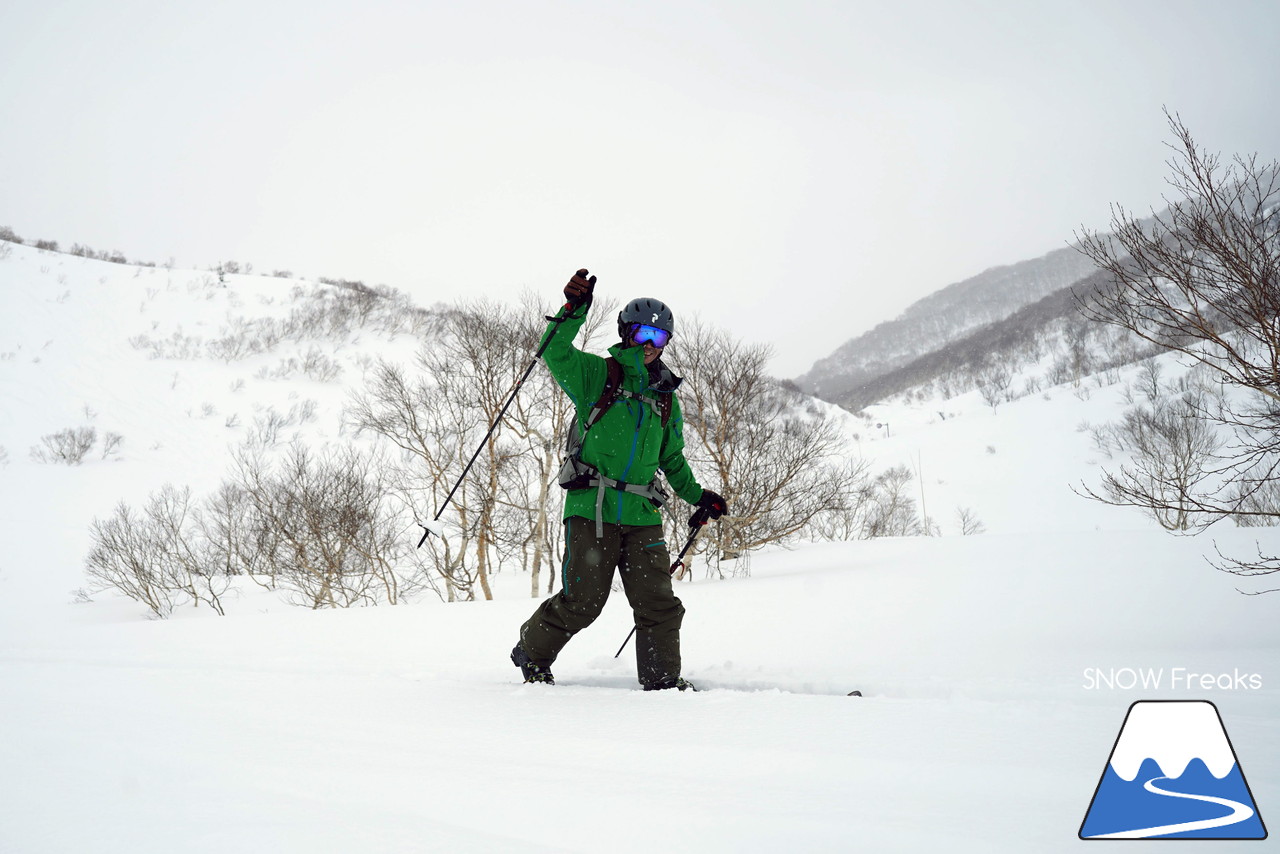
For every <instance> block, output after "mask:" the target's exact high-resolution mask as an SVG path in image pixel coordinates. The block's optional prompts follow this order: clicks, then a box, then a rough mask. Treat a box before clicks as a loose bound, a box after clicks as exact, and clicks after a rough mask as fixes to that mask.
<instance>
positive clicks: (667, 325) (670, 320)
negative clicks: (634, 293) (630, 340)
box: [618, 297, 676, 341]
mask: <svg viewBox="0 0 1280 854" xmlns="http://www.w3.org/2000/svg"><path fill="white" fill-rule="evenodd" d="M633 323H643V324H644V325H645V326H656V327H658V328H659V329H665V330H667V331H668V332H670V333H671V334H672V335H675V334H676V319H675V317H674V316H673V315H672V314H671V309H669V308H667V306H666V303H664V302H663V301H662V300H656V299H653V298H652V297H640V298H639V299H633V300H632V301H631V302H629V303H627V304H626V306H625V307H624V308H623V309H622V311H620V312H618V337H619V338H621V339H623V340H624V341H625V340H626V338H627V329H628V328H630V326H631V324H633Z"/></svg>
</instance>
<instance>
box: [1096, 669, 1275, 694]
mask: <svg viewBox="0 0 1280 854" xmlns="http://www.w3.org/2000/svg"><path fill="white" fill-rule="evenodd" d="M1139 688H1141V689H1142V690H1143V691H1261V690H1262V675H1261V674H1258V673H1242V672H1241V671H1240V669H1239V668H1235V669H1233V670H1232V671H1231V672H1230V673H1199V672H1196V671H1194V670H1191V669H1190V668H1187V667H1169V668H1165V667H1105V668H1104V667H1086V668H1085V671H1084V690H1086V691H1115V690H1120V691H1134V690H1137V689H1139Z"/></svg>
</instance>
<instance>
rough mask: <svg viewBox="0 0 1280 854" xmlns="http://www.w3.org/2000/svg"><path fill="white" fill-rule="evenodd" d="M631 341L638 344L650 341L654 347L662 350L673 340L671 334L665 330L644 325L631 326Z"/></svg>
mask: <svg viewBox="0 0 1280 854" xmlns="http://www.w3.org/2000/svg"><path fill="white" fill-rule="evenodd" d="M631 340H632V341H633V342H635V343H636V344H643V343H644V342H646V341H649V342H651V343H652V344H653V346H655V347H657V348H658V349H659V350H661V349H662V348H663V347H665V346H667V342H669V341H670V340H671V333H670V332H668V331H667V330H665V329H659V328H658V327H656V326H648V325H647V324H644V323H633V324H631Z"/></svg>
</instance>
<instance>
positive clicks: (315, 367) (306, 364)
mask: <svg viewBox="0 0 1280 854" xmlns="http://www.w3.org/2000/svg"><path fill="white" fill-rule="evenodd" d="M302 373H304V374H305V375H306V376H307V377H309V378H310V379H313V380H315V381H316V382H321V383H328V382H333V381H334V380H336V379H337V378H338V377H339V376H340V375H341V374H342V365H341V364H339V363H338V360H337V359H334V358H333V357H331V356H328V355H326V354H325V353H324V352H322V351H321V350H320V349H319V348H317V347H311V348H310V349H308V350H307V352H306V353H304V354H303V356H302Z"/></svg>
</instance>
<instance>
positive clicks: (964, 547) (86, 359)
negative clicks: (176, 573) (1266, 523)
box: [0, 244, 1280, 854]
mask: <svg viewBox="0 0 1280 854" xmlns="http://www.w3.org/2000/svg"><path fill="white" fill-rule="evenodd" d="M6 245H7V244H0V250H2V249H3V248H4V247H5V246H6ZM0 254H6V253H3V252H0ZM7 256H8V257H6V258H0V293H3V295H4V296H3V299H4V311H3V312H0V401H3V403H2V405H0V447H3V449H4V453H0V543H3V549H0V733H2V734H3V737H2V738H0V851H2V852H5V854H8V852H23V854H26V852H89V851H92V852H116V851H118V852H130V853H131V854H134V852H171V851H183V852H224V851H236V852H259V851H261V852H286V851H287V852H292V851H298V852H321V851H323V852H349V851H364V852H373V851H378V852H381V851H387V852H399V851H449V852H459V851H502V852H506V851H652V850H655V849H657V850H671V851H694V850H697V851H778V850H791V851H848V850H864V851H941V850H947V851H974V852H990V851H1011V852H1014V851H1016V852H1028V851H1036V852H1039V851H1059V850H1068V849H1074V848H1075V847H1076V846H1078V845H1080V844H1082V843H1080V842H1079V840H1078V839H1077V838H1076V833H1077V831H1078V829H1079V827H1080V823H1081V820H1082V819H1083V817H1084V814H1085V811H1086V809H1087V808H1088V806H1089V801H1090V798H1091V797H1092V795H1093V793H1094V789H1095V787H1096V786H1097V784H1098V781H1099V778H1100V776H1101V774H1102V771H1103V768H1104V766H1105V764H1106V762H1107V759H1108V756H1109V753H1110V750H1111V747H1112V745H1113V743H1114V742H1115V739H1116V736H1117V734H1118V733H1119V729H1120V725H1121V723H1122V721H1123V720H1124V716H1125V712H1126V709H1127V708H1128V706H1129V704H1130V703H1131V702H1133V701H1134V700H1138V699H1160V698H1169V699H1208V700H1212V701H1213V702H1215V703H1216V704H1217V706H1218V709H1219V711H1220V712H1221V715H1222V718H1223V720H1224V722H1225V724H1226V727H1227V729H1228V732H1229V734H1230V737H1231V741H1232V744H1233V746H1234V749H1235V751H1236V753H1237V755H1238V757H1239V760H1240V765H1241V769H1242V770H1243V772H1244V774H1245V776H1246V778H1247V780H1248V782H1249V784H1250V786H1251V789H1252V793H1253V796H1254V798H1255V800H1256V802H1257V805H1258V807H1259V810H1260V812H1261V815H1262V817H1263V820H1264V821H1265V820H1267V819H1268V818H1272V817H1273V816H1275V815H1280V812H1277V810H1280V628H1278V627H1277V626H1278V622H1277V620H1276V615H1277V608H1278V607H1280V593H1277V594H1271V595H1269V596H1254V597H1250V596H1243V595H1241V594H1240V593H1238V592H1237V590H1236V588H1237V587H1238V586H1243V585H1242V583H1241V581H1240V580H1239V579H1236V578H1233V577H1230V576H1226V575H1223V574H1221V573H1218V572H1215V571H1214V570H1213V569H1212V568H1211V567H1209V565H1208V564H1207V563H1206V561H1205V557H1204V555H1205V554H1206V553H1211V552H1212V548H1213V546H1212V542H1211V541H1210V537H1211V538H1212V539H1216V540H1217V543H1218V545H1219V546H1220V547H1221V548H1222V549H1223V550H1224V551H1227V552H1229V553H1230V552H1235V553H1237V554H1240V553H1251V552H1252V550H1253V549H1254V547H1255V542H1260V543H1261V545H1262V548H1263V549H1264V550H1269V552H1270V553H1273V554H1274V553H1276V549H1277V547H1280V536H1277V532H1276V531H1274V530H1272V529H1255V530H1231V529H1222V530H1215V531H1214V532H1213V533H1212V534H1211V535H1207V536H1205V537H1200V538H1178V537H1172V536H1170V535H1168V534H1165V533H1164V532H1162V531H1160V530H1159V529H1157V528H1156V527H1155V526H1154V525H1153V524H1152V523H1150V522H1148V521H1146V520H1145V519H1143V518H1142V517H1141V516H1140V515H1138V514H1136V513H1134V512H1132V511H1124V510H1119V509H1114V508H1107V507H1104V506H1102V505H1098V504H1096V503H1093V502H1089V501H1085V500H1083V499H1081V498H1079V497H1077V496H1076V495H1074V494H1073V493H1072V492H1071V491H1070V489H1069V488H1068V485H1069V484H1071V483H1077V482H1080V481H1082V480H1083V481H1085V482H1090V483H1092V482H1096V478H1097V472H1098V463H1099V462H1102V460H1099V459H1098V458H1097V453H1096V451H1094V449H1093V448H1092V447H1091V445H1090V442H1089V438H1088V436H1087V434H1086V433H1083V432H1080V431H1078V430H1077V427H1078V425H1079V424H1080V423H1081V422H1083V421H1089V422H1091V423H1100V422H1102V421H1105V420H1107V419H1108V418H1111V417H1114V415H1115V414H1116V413H1117V412H1118V411H1119V406H1120V405H1121V404H1120V402H1119V390H1118V389H1117V388H1114V387H1109V388H1102V389H1094V390H1093V391H1092V392H1091V393H1089V394H1088V395H1086V394H1084V393H1080V392H1079V390H1076V389H1071V388H1053V389H1049V390H1047V392H1046V395H1035V396H1032V397H1029V398H1026V399H1023V400H1021V401H1018V402H1015V403H1011V404H1006V405H1004V406H1001V407H1000V409H999V411H998V412H994V413H993V412H992V411H991V410H990V409H989V408H988V407H986V406H985V405H984V404H982V402H981V401H980V400H979V399H978V398H977V396H976V394H975V395H970V396H967V397H965V398H958V399H955V400H951V401H945V402H939V403H935V404H929V405H919V406H914V407H908V406H889V407H884V408H879V409H876V410H875V411H874V412H873V418H874V419H877V423H882V424H885V423H887V424H888V425H889V426H888V428H887V430H886V429H885V428H883V427H882V428H879V429H874V425H872V428H873V429H868V428H867V427H866V426H865V425H863V426H862V427H861V428H860V433H861V441H860V443H859V446H860V448H861V450H862V453H863V454H864V455H865V457H866V458H867V460H868V461H870V462H871V463H872V465H873V466H874V467H875V468H883V467H884V466H887V465H893V464H899V463H902V464H906V465H908V466H910V467H911V468H912V469H913V470H915V471H918V472H919V474H920V479H919V480H918V481H917V482H916V483H914V484H913V486H912V488H913V489H914V490H917V491H920V490H922V491H923V498H924V502H925V504H926V507H927V509H928V512H929V513H930V515H931V516H932V517H934V518H935V519H936V520H937V523H938V525H939V527H940V528H941V531H942V534H943V536H940V537H933V538H911V539H882V540H873V541H854V542H848V543H820V544H812V545H804V546H800V547H796V548H794V549H790V550H774V551H769V552H766V553H764V554H760V555H757V556H755V557H753V559H752V562H751V571H750V577H743V578H735V579H731V580H727V581H712V580H707V579H705V578H703V577H702V576H701V574H699V575H698V577H697V579H696V580H695V581H694V582H692V583H687V584H682V585H681V586H680V588H679V593H680V596H681V598H682V599H683V600H684V602H685V604H686V607H687V609H688V616H687V617H686V621H685V631H684V638H683V647H684V657H685V675H686V676H687V677H688V678H690V679H691V680H693V681H694V682H695V683H697V684H698V685H699V686H700V687H703V688H707V689H711V690H706V691H703V692H700V693H697V694H692V693H684V694H680V693H675V692H663V693H658V694H647V693H644V692H641V691H639V690H637V689H638V685H636V684H635V681H634V662H633V660H632V659H631V658H630V651H628V652H627V653H624V654H623V656H622V658H621V659H618V660H615V659H614V657H613V656H614V653H615V651H616V650H617V648H618V645H619V644H620V643H621V642H622V639H623V638H624V637H625V636H626V634H627V631H628V629H629V627H630V625H629V614H628V611H627V609H626V607H625V599H624V598H623V597H622V596H621V595H618V596H616V598H615V601H614V602H612V603H611V604H610V605H609V606H608V607H607V608H606V610H605V614H604V616H603V617H602V618H601V619H600V621H599V622H598V623H597V624H596V625H595V626H593V627H592V628H591V629H589V630H588V631H586V632H584V633H583V634H581V635H580V636H579V637H577V638H576V639H575V640H574V642H573V643H572V644H570V645H569V647H568V648H567V649H566V650H565V652H564V654H563V655H562V656H561V658H560V660H559V661H557V663H556V667H555V672H556V677H557V685H556V686H554V687H550V688H549V687H545V686H526V685H522V684H521V683H520V681H519V675H518V672H517V671H516V670H515V669H514V668H513V667H512V666H511V665H510V663H509V662H508V661H507V653H508V652H509V651H510V648H511V646H512V644H513V643H514V641H515V636H516V629H517V627H518V626H519V624H520V622H522V621H523V620H524V619H525V617H527V615H528V613H529V612H530V611H531V610H532V608H533V606H534V604H535V603H534V602H533V601H532V600H530V599H529V598H528V594H527V588H528V581H527V579H526V578H524V577H522V576H518V575H514V574H512V573H510V572H507V573H502V574H499V575H498V576H497V577H496V579H495V584H496V589H497V594H498V596H497V600H496V601H493V602H475V603H460V604H452V605H446V604H443V603H440V602H437V601H433V600H421V601H418V602H416V603H413V604H408V605H401V606H396V607H382V608H369V609H359V610H347V611H309V610H305V609H301V608H296V607H288V606H285V605H283V604H281V603H280V602H279V601H278V600H276V599H274V598H272V597H271V595H270V594H267V593H265V592H257V591H250V590H245V591H243V594H242V595H241V596H240V597H239V598H235V599H233V600H231V601H230V602H229V604H228V612H229V615H228V616H227V617H225V618H219V617H215V616H213V615H212V614H210V612H209V611H208V609H207V608H204V609H199V610H195V609H192V610H183V611H180V612H178V613H176V614H175V615H174V616H173V618H171V619H169V620H166V621H156V620H148V619H146V618H145V617H144V616H143V610H144V609H142V608H141V606H138V605H137V604H135V603H132V602H130V601H128V600H125V599H122V598H119V597H115V596H113V595H110V594H98V595H95V596H94V597H93V601H91V602H85V601H77V600H78V599H79V598H80V597H78V596H77V595H76V593H75V591H76V590H77V588H80V587H83V586H85V580H84V577H83V571H82V564H83V559H84V556H85V553H86V552H87V550H88V542H89V540H88V524H89V521H90V520H91V519H92V518H93V517H94V516H105V515H106V514H108V513H109V512H110V511H111V508H112V507H113V505H114V504H115V503H116V502H117V501H119V500H122V499H123V500H125V501H128V502H131V503H136V502H138V501H140V500H141V499H143V498H145V496H146V495H147V493H148V492H150V491H151V490H154V489H155V488H157V487H158V486H159V485H161V484H162V483H164V482H166V481H168V482H174V483H180V484H191V485H192V487H193V488H194V489H195V490H197V491H202V490H205V489H207V488H209V487H210V486H212V485H213V484H215V483H216V482H217V481H218V480H219V479H221V478H222V476H223V475H224V473H225V468H226V463H227V453H228V447H229V446H230V445H231V444H232V443H234V442H238V441H240V440H241V438H242V437H243V433H244V431H245V430H247V429H249V428H250V427H251V426H252V422H253V419H254V417H256V416H259V415H261V413H263V412H265V411H266V409H267V408H268V407H272V408H275V409H276V410H277V411H279V412H281V413H285V412H287V411H288V410H290V408H291V407H292V406H296V405H300V404H301V403H304V402H305V401H307V400H315V401H316V402H317V403H316V412H317V415H316V417H315V420H314V421H312V422H308V423H306V424H304V425H299V426H298V429H305V430H307V431H309V432H308V435H310V436H313V437H319V436H321V435H322V434H323V435H327V437H328V438H330V439H335V440H337V439H340V438H341V437H340V436H339V432H338V428H337V420H336V412H337V409H338V408H339V407H340V406H341V403H342V401H343V400H344V399H345V394H346V391H345V387H344V383H346V384H347V385H350V384H353V383H356V382H358V377H359V370H360V369H359V365H358V363H357V362H358V358H359V355H360V354H359V353H358V352H356V351H354V350H352V349H350V348H346V349H340V350H339V351H338V352H336V353H331V355H333V356H334V357H335V358H337V359H338V360H339V361H340V362H342V364H343V365H344V368H345V372H344V378H343V381H342V382H340V383H321V382H317V381H314V380H310V379H307V378H305V377H301V376H296V375H295V376H293V377H291V378H289V379H272V378H270V377H269V376H268V375H266V374H264V376H262V377H259V376H258V374H259V372H260V371H262V369H263V368H266V369H268V371H267V373H269V372H270V370H271V369H273V367H275V366H278V365H279V363H280V362H281V359H282V357H283V356H284V355H287V354H288V353H287V351H285V352H276V353H273V354H270V355H264V356H261V357H255V358H254V359H249V360H245V361H236V362H232V363H223V362H217V361H209V360H207V359H189V360H181V361H175V360H152V359H148V358H147V354H146V352H145V351H144V350H139V349H136V348H135V347H134V346H132V345H131V344H130V343H129V339H130V338H131V337H134V336H136V335H139V334H143V333H146V334H150V335H153V336H156V337H160V336H168V335H171V334H172V332H174V331H175V330H176V328H177V327H178V326H181V327H182V329H183V330H184V332H183V334H185V335H191V336H194V335H201V336H204V337H213V336H214V335H215V334H216V333H217V330H218V329H219V327H220V326H221V325H222V324H224V323H225V322H226V316H227V313H228V311H232V310H235V311H240V312H243V313H246V314H257V313H263V312H266V313H270V312H277V313H284V312H287V311H288V310H289V305H290V297H289V293H290V289H291V288H292V287H293V284H294V283H282V282H279V281H274V280H269V279H262V278H256V277H234V276H233V277H228V281H227V287H225V288H224V287H221V286H220V285H219V283H218V282H217V280H216V276H212V277H211V276H210V275H209V274H207V273H202V272H183V271H169V270H164V269H138V268H133V267H125V266H119V265H111V264H105V263H101V262H96V261H86V260H83V259H79V258H71V257H68V256H65V255H56V254H52V253H39V252H37V251H35V250H33V249H30V248H27V247H21V246H13V247H11V248H10V250H9V252H8V253H7ZM303 287H304V288H310V287H311V285H309V284H305V283H304V285H303ZM441 296H442V298H448V295H441ZM412 344H413V342H412V341H408V340H404V336H401V338H400V339H396V340H391V341H387V342H382V343H381V344H379V345H378V346H379V347H381V348H383V349H384V350H390V351H392V352H395V351H397V349H398V351H399V352H403V353H407V352H410V351H411V350H412ZM297 346H298V347H299V348H300V349H306V346H307V345H306V344H305V343H304V344H299V345H297ZM322 346H323V345H322ZM241 380H243V381H244V382H243V383H241V382H240V381H241ZM1046 396H1047V399H1046ZM1086 397H1087V399H1086ZM86 408H87V409H86ZM939 412H942V413H943V414H945V416H946V417H945V418H943V417H942V415H940V414H939ZM234 416H238V417H234ZM80 425H93V426H96V427H97V429H98V430H99V431H100V432H105V431H108V430H110V431H114V432H118V433H120V434H121V435H122V436H123V437H124V444H123V445H122V446H121V450H120V453H119V454H118V455H114V456H113V457H111V458H109V459H106V460H103V459H100V458H99V457H98V456H97V455H95V456H94V457H92V458H90V459H89V460H88V461H86V462H85V463H84V464H83V465H81V466H78V467H67V466H58V465H48V464H40V463H36V462H34V461H32V460H30V459H29V458H28V453H27V452H28V448H30V447H31V446H33V445H35V444H36V443H37V442H38V441H39V437H40V436H42V435H45V434H47V433H49V432H51V431H53V430H57V429H62V428H65V427H72V426H80ZM886 432H887V434H888V435H887V436H886V435H885V434H886ZM957 507H967V508H970V509H972V511H973V512H974V514H975V515H976V516H977V518H979V519H980V520H981V521H982V522H983V524H984V525H985V526H986V529H987V532H986V533H984V534H981V535H977V536H968V537H962V536H959V535H958V524H957V522H956V521H955V509H956V508H957ZM1254 589H1260V588H1254ZM1191 674H1201V675H1204V674H1208V675H1210V676H1212V677H1214V678H1213V684H1212V687H1206V684H1207V683H1202V682H1201V680H1200V679H1199V678H1198V677H1197V678H1194V679H1193V678H1191ZM1223 675H1228V676H1230V677H1231V678H1227V679H1225V680H1219V679H1218V677H1220V676H1223ZM1135 676H1145V677H1146V678H1147V679H1148V687H1143V686H1142V685H1140V684H1139V685H1136V686H1132V682H1131V680H1132V679H1133V678H1135ZM1251 676H1256V677H1258V678H1257V680H1256V684H1258V685H1259V687H1254V684H1255V683H1254V682H1252V681H1251V680H1250V679H1249V677H1251ZM1104 677H1106V678H1104ZM1157 677H1158V681H1159V684H1155V681H1156V679H1157ZM1237 677H1242V678H1237ZM1108 683H1111V684H1108ZM1121 686H1124V687H1121ZM853 689H859V690H861V691H862V692H863V693H864V695H865V696H864V697H861V698H855V697H849V696H846V695H847V694H848V692H849V691H851V690H853ZM1134 844H1137V845H1139V846H1142V845H1143V843H1134ZM1205 844H1206V845H1209V846H1210V847H1212V846H1213V845H1215V844H1218V845H1221V843H1205Z"/></svg>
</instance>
